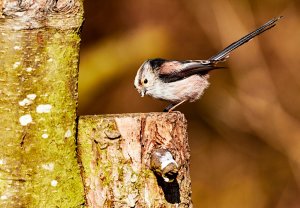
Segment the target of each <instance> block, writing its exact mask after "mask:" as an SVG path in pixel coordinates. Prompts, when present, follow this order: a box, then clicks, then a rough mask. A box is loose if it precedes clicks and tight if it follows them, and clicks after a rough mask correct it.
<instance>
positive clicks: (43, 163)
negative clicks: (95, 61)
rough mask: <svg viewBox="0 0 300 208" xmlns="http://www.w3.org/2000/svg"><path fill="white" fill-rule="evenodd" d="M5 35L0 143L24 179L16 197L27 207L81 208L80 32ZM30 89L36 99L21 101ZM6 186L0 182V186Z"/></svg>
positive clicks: (11, 166)
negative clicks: (24, 119)
mask: <svg viewBox="0 0 300 208" xmlns="http://www.w3.org/2000/svg"><path fill="white" fill-rule="evenodd" d="M1 35H3V33H1ZM0 40H5V41H4V42H1V46H0V60H1V61H0V62H1V66H2V67H3V68H2V69H1V70H0V71H1V72H0V73H1V76H2V75H4V77H6V78H7V79H5V82H4V84H3V82H0V87H1V90H4V91H6V92H7V93H6V94H2V95H1V98H0V115H1V118H2V121H3V127H4V128H0V134H1V135H2V139H1V141H0V144H1V145H3V146H4V145H5V146H7V144H9V146H8V148H6V149H5V150H4V151H1V153H0V159H1V158H2V157H5V158H6V159H7V160H8V161H9V165H8V166H7V169H8V170H11V172H12V174H13V175H15V176H14V177H15V178H17V179H23V180H24V182H23V183H22V184H19V185H16V186H15V185H14V187H15V188H16V189H18V192H14V190H11V192H12V193H18V195H17V196H16V198H15V201H16V203H18V204H21V205H22V206H25V207H55V206H58V207H78V206H79V205H80V204H82V203H83V202H84V198H83V195H84V194H83V185H82V182H81V178H80V174H79V167H78V164H77V159H76V151H75V148H76V147H75V131H76V130H75V127H76V123H75V119H76V108H77V76H78V71H77V70H78V69H77V65H78V64H77V62H78V47H79V36H78V34H77V33H75V32H74V31H73V30H66V31H61V30H54V29H39V30H29V31H27V30H24V31H10V32H9V35H7V36H5V37H3V36H2V37H1V38H0ZM4 46H5V47H7V48H9V49H7V48H5V47H4ZM16 46H17V48H18V47H20V48H21V49H22V50H19V49H16ZM1 51H5V52H6V53H5V56H7V57H9V58H6V57H4V53H1ZM16 63H19V64H16ZM14 66H16V67H14ZM29 94H35V95H36V98H35V99H34V100H32V101H31V103H30V104H29V105H23V106H22V105H20V104H19V102H20V101H22V100H24V99H25V98H26V99H27V96H28V95H29ZM45 104H46V105H51V109H50V112H47V113H39V112H37V110H36V109H37V107H38V106H40V105H45ZM3 109H10V110H9V111H6V110H3ZM26 114H29V115H31V117H32V122H31V123H30V124H28V125H27V126H21V125H20V122H19V118H20V117H21V116H22V115H26ZM7 129H12V130H10V131H9V132H7ZM66 132H71V134H69V133H68V134H67V133H66ZM43 134H44V135H47V136H46V138H43V137H42V135H43ZM49 164H53V168H49V167H47V165H49ZM7 177H8V176H7ZM51 181H57V185H56V186H54V185H53V183H52V184H51ZM54 184H55V183H54ZM4 188H5V186H3V185H2V183H1V184H0V190H2V189H4ZM5 190H6V191H7V190H9V189H5ZM12 201H14V200H12ZM1 203H2V201H1V202H0V205H3V206H1V207H5V206H6V204H1Z"/></svg>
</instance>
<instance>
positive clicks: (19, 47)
mask: <svg viewBox="0 0 300 208" xmlns="http://www.w3.org/2000/svg"><path fill="white" fill-rule="evenodd" d="M14 49H15V50H21V49H22V48H21V46H18V45H16V46H14Z"/></svg>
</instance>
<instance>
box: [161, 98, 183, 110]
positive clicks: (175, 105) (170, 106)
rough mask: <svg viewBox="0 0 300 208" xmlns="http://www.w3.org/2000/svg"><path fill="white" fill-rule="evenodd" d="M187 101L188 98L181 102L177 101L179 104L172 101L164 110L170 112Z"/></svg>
mask: <svg viewBox="0 0 300 208" xmlns="http://www.w3.org/2000/svg"><path fill="white" fill-rule="evenodd" d="M185 101H186V100H183V101H181V102H179V103H177V104H175V103H172V104H170V105H168V106H167V107H166V108H165V109H164V111H163V112H168V113H170V112H172V111H173V110H174V109H175V108H176V107H178V106H179V105H181V104H182V103H184V102H185Z"/></svg>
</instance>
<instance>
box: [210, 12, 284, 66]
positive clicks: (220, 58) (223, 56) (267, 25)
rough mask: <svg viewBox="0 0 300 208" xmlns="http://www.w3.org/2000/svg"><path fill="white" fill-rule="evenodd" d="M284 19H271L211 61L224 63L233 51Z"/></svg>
mask: <svg viewBox="0 0 300 208" xmlns="http://www.w3.org/2000/svg"><path fill="white" fill-rule="evenodd" d="M282 17H283V16H280V17H276V18H273V19H271V20H270V21H268V22H267V23H265V24H264V25H263V26H261V27H260V28H258V29H256V30H254V31H253V32H251V33H249V34H248V35H246V36H244V37H242V38H241V39H239V40H238V41H236V42H234V43H232V44H230V45H229V46H227V47H226V48H224V49H223V50H222V51H220V52H219V53H217V54H216V55H214V56H212V57H210V58H209V60H210V61H211V62H219V61H224V59H226V58H227V57H228V55H229V53H230V52H231V51H233V50H235V49H236V48H238V47H240V46H241V45H243V44H244V43H247V42H248V41H249V40H251V39H252V38H254V37H255V36H257V35H259V34H261V33H263V32H265V31H267V30H269V29H271V28H272V27H274V26H275V25H276V23H277V21H278V20H280V19H281V18H282Z"/></svg>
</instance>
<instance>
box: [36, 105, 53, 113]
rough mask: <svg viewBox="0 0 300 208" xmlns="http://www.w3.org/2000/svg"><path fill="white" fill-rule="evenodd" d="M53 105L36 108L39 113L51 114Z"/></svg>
mask: <svg viewBox="0 0 300 208" xmlns="http://www.w3.org/2000/svg"><path fill="white" fill-rule="evenodd" d="M51 108H52V105H50V104H41V105H38V106H37V107H36V112H37V113H50V111H51Z"/></svg>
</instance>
